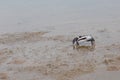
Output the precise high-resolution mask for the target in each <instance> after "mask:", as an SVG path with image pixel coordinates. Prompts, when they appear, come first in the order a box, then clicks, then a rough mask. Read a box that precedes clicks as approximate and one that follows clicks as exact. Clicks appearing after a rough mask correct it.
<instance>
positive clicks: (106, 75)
mask: <svg viewBox="0 0 120 80" xmlns="http://www.w3.org/2000/svg"><path fill="white" fill-rule="evenodd" d="M103 32H104V31H100V32H99V31H98V33H100V34H102V33H103ZM105 33H106V32H105ZM52 34H53V33H51V32H44V31H40V32H22V33H10V34H9V33H8V34H1V35H0V65H1V66H0V79H1V80H80V79H82V80H86V79H87V80H91V79H92V80H96V79H97V80H101V79H102V80H108V79H109V80H114V79H116V80H119V78H120V77H119V75H118V74H119V73H120V71H119V70H120V54H119V52H120V44H119V43H118V42H117V43H112V44H105V45H100V43H99V44H98V43H97V42H98V41H99V40H98V38H96V47H95V48H91V47H89V46H88V47H87V46H83V47H79V48H77V49H73V46H72V42H71V40H72V39H73V35H63V34H61V35H59V34H56V35H52ZM74 35H75V34H74Z"/></svg>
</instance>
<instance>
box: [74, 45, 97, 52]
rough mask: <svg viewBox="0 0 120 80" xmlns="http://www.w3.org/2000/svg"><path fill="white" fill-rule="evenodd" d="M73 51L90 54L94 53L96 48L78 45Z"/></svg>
mask: <svg viewBox="0 0 120 80" xmlns="http://www.w3.org/2000/svg"><path fill="white" fill-rule="evenodd" d="M73 50H77V51H84V52H89V51H94V50H95V46H78V45H75V46H73Z"/></svg>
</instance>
